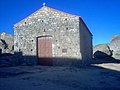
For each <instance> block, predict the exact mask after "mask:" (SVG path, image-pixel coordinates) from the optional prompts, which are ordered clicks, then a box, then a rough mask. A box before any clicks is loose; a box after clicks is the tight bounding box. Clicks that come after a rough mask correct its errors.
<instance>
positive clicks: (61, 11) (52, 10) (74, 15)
mask: <svg viewBox="0 0 120 90" xmlns="http://www.w3.org/2000/svg"><path fill="white" fill-rule="evenodd" d="M43 8H47V9H49V10H51V11H55V12H60V13H63V14H67V15H69V16H71V17H75V18H78V19H79V18H80V16H76V15H73V14H69V13H66V12H63V11H60V10H57V9H53V8H50V7H48V6H45V5H43V6H42V7H41V8H40V9H38V10H37V11H35V12H34V13H32V14H31V15H29V16H27V17H26V18H24V19H23V20H21V21H19V22H17V23H16V24H19V23H20V22H22V21H24V20H25V19H27V18H28V17H30V16H32V15H34V14H36V13H37V12H39V11H40V10H41V9H43ZM16 24H15V25H16Z"/></svg>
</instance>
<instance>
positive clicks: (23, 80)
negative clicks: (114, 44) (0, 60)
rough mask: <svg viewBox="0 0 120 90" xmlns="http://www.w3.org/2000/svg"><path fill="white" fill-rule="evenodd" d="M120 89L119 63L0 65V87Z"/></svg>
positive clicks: (11, 89) (9, 89)
mask: <svg viewBox="0 0 120 90" xmlns="http://www.w3.org/2000/svg"><path fill="white" fill-rule="evenodd" d="M106 89H108V90H120V64H114V63H107V64H94V65H91V66H89V67H83V68H75V67H49V66H18V67H6V68H5V67H4V68H0V90H106Z"/></svg>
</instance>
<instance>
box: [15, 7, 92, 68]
mask: <svg viewBox="0 0 120 90" xmlns="http://www.w3.org/2000/svg"><path fill="white" fill-rule="evenodd" d="M14 50H15V52H22V53H23V58H24V62H26V63H37V64H42V65H69V66H72V65H81V64H83V63H84V64H86V63H87V62H89V60H91V58H92V34H91V32H90V31H89V29H88V28H87V26H86V24H85V23H84V21H83V20H82V18H81V17H79V16H75V15H71V14H68V13H65V12H61V11H58V10H55V9H52V8H50V7H47V6H45V5H43V7H42V8H41V9H39V10H37V11H36V12H34V13H33V14H32V15H30V16H28V17H27V18H25V19H23V20H22V21H20V22H18V23H17V24H15V25H14Z"/></svg>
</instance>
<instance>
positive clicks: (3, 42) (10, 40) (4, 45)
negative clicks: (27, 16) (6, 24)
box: [0, 32, 14, 53]
mask: <svg viewBox="0 0 120 90" xmlns="http://www.w3.org/2000/svg"><path fill="white" fill-rule="evenodd" d="M13 47H14V36H13V35H11V34H7V33H5V32H3V33H2V34H1V35H0V49H2V53H12V52H13Z"/></svg>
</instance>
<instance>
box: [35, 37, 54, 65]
mask: <svg viewBox="0 0 120 90" xmlns="http://www.w3.org/2000/svg"><path fill="white" fill-rule="evenodd" d="M41 37H51V38H52V35H45V36H38V37H36V55H37V64H38V65H40V64H39V57H38V38H41Z"/></svg>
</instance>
